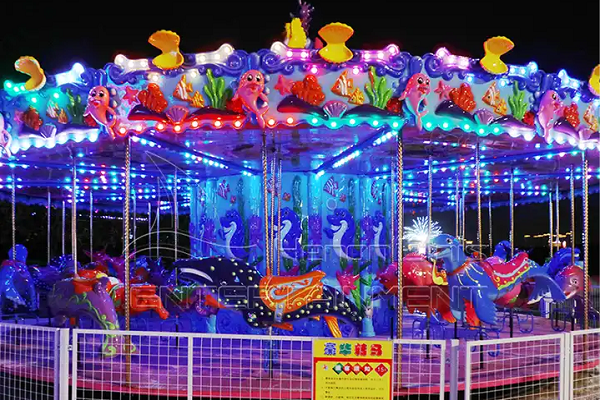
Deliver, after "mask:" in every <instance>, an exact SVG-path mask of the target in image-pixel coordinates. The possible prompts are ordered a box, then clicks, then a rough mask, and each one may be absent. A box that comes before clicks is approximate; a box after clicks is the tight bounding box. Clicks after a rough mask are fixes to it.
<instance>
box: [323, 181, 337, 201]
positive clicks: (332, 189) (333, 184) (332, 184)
mask: <svg viewBox="0 0 600 400" xmlns="http://www.w3.org/2000/svg"><path fill="white" fill-rule="evenodd" d="M339 187H340V186H339V183H338V182H337V181H336V180H335V179H334V178H333V176H331V177H329V179H327V182H325V185H323V191H324V192H325V193H328V194H330V195H331V196H332V197H336V196H337V190H338V189H339Z"/></svg>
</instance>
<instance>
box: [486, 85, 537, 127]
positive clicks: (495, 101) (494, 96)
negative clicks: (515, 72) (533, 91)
mask: <svg viewBox="0 0 600 400" xmlns="http://www.w3.org/2000/svg"><path fill="white" fill-rule="evenodd" d="M517 86H518V84H517V82H515V86H514V87H513V91H514V96H512V97H509V98H508V101H509V103H510V102H511V101H513V102H515V104H512V103H511V106H510V109H511V111H512V113H513V116H514V117H515V118H516V119H521V118H523V115H520V116H515V108H513V107H517V108H518V107H520V106H521V105H522V104H523V103H524V101H523V98H524V96H525V92H520V91H519V88H518V87H517ZM519 92H520V93H519ZM481 100H483V102H484V103H485V104H487V105H488V106H490V107H492V108H493V109H494V112H495V113H496V114H498V115H506V112H507V108H506V101H505V100H504V99H503V98H502V97H500V91H499V90H498V87H497V86H496V82H492V84H491V85H490V87H489V88H488V90H486V92H485V94H484V95H483V97H482V98H481ZM525 104H526V103H525ZM525 110H527V108H525ZM518 111H519V112H520V109H518ZM523 113H525V111H523Z"/></svg>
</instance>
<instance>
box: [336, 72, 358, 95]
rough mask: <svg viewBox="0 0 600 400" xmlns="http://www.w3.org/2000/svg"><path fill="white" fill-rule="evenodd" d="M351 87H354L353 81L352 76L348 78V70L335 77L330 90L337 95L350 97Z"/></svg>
mask: <svg viewBox="0 0 600 400" xmlns="http://www.w3.org/2000/svg"><path fill="white" fill-rule="evenodd" d="M352 89H354V81H353V79H352V78H348V71H347V70H346V71H344V72H342V74H341V75H340V76H339V77H338V78H337V79H336V81H335V83H334V84H333V86H332V87H331V91H332V92H333V93H334V94H337V95H338V96H343V97H351V96H352Z"/></svg>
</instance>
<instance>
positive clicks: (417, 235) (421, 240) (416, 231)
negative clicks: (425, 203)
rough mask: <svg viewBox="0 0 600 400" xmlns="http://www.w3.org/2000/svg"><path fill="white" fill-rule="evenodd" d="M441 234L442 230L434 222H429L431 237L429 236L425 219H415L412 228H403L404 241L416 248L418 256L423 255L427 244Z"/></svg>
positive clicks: (427, 223) (427, 221) (426, 219)
mask: <svg viewBox="0 0 600 400" xmlns="http://www.w3.org/2000/svg"><path fill="white" fill-rule="evenodd" d="M441 234H442V228H441V227H440V225H439V224H438V223H437V222H436V221H431V235H430V234H429V220H428V218H427V217H417V219H414V220H413V222H412V226H408V227H405V228H404V239H405V240H406V241H408V243H409V245H412V246H413V247H416V248H417V251H418V252H419V253H420V254H425V247H426V246H427V243H428V242H429V241H430V240H431V239H433V238H435V237H437V236H439V235H441Z"/></svg>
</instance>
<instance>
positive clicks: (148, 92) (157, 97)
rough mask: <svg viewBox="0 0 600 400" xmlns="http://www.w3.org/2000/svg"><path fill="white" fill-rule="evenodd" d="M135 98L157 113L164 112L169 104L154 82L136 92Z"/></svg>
mask: <svg viewBox="0 0 600 400" xmlns="http://www.w3.org/2000/svg"><path fill="white" fill-rule="evenodd" d="M137 99H138V101H139V102H140V103H141V104H142V105H143V106H144V107H146V108H147V109H148V110H150V111H153V112H155V113H158V114H160V113H162V112H164V111H165V110H166V109H167V107H168V105H169V103H168V102H167V100H166V99H165V95H164V94H163V92H162V91H161V90H160V86H158V85H157V84H156V83H149V84H148V87H147V88H146V89H144V90H142V91H140V92H139V93H138V95H137Z"/></svg>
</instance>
